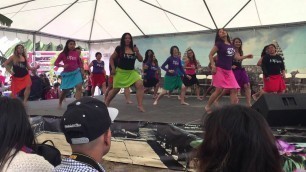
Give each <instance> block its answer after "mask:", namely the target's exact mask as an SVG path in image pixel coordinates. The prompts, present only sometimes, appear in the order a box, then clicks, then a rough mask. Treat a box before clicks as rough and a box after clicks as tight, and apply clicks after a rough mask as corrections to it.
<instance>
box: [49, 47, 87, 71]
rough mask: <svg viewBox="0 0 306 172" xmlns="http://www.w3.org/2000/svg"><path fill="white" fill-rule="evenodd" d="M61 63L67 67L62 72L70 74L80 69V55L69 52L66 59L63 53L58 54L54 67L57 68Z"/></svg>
mask: <svg viewBox="0 0 306 172" xmlns="http://www.w3.org/2000/svg"><path fill="white" fill-rule="evenodd" d="M61 61H62V62H63V63H64V65H68V67H66V68H64V71H63V72H72V71H74V70H76V69H77V68H82V62H81V58H80V53H79V52H78V51H69V55H68V56H67V57H66V55H65V53H63V52H62V53H60V54H59V56H58V57H57V59H56V61H55V62H54V66H59V63H60V62H61Z"/></svg>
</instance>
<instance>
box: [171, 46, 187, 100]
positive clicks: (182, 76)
mask: <svg viewBox="0 0 306 172" xmlns="http://www.w3.org/2000/svg"><path fill="white" fill-rule="evenodd" d="M178 58H179V59H180V60H181V63H182V67H183V69H184V66H185V61H184V59H183V58H182V54H181V52H180V51H179V52H178ZM177 74H178V76H179V77H180V78H181V80H182V81H183V78H184V74H183V73H182V72H181V70H180V69H179V68H178V69H177ZM180 91H181V90H180V88H179V89H177V94H178V95H177V99H178V100H181V95H180ZM172 92H173V90H172V91H168V98H170V96H171V94H172ZM185 98H186V96H185Z"/></svg>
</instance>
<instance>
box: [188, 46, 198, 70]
mask: <svg viewBox="0 0 306 172" xmlns="http://www.w3.org/2000/svg"><path fill="white" fill-rule="evenodd" d="M188 51H191V52H192V54H193V59H190V58H189V56H188ZM188 51H187V58H188V60H189V62H193V63H194V64H195V66H196V67H197V66H198V61H197V58H196V56H195V54H194V51H193V50H192V49H189V50H188Z"/></svg>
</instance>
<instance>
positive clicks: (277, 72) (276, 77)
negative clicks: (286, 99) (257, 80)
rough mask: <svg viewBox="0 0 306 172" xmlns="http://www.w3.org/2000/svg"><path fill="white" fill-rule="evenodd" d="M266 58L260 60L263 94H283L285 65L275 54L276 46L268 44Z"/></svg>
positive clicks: (284, 88)
mask: <svg viewBox="0 0 306 172" xmlns="http://www.w3.org/2000/svg"><path fill="white" fill-rule="evenodd" d="M268 52H269V54H267V55H266V56H264V58H263V59H262V65H261V67H262V71H263V76H264V88H263V90H262V91H263V92H262V93H263V94H264V93H285V91H286V85H285V81H284V79H285V78H286V71H285V64H284V60H283V58H282V57H281V56H279V55H277V54H276V46H275V45H274V44H270V45H269V47H268Z"/></svg>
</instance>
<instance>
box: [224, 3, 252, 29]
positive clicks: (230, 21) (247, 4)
mask: <svg viewBox="0 0 306 172" xmlns="http://www.w3.org/2000/svg"><path fill="white" fill-rule="evenodd" d="M250 2H251V0H249V1H248V2H247V3H246V4H245V5H244V6H243V7H242V8H241V9H240V10H239V11H238V12H237V13H236V14H235V15H234V16H233V17H232V18H231V19H230V20H229V21H228V22H227V23H226V24H225V25H224V26H223V28H225V27H226V26H227V25H228V24H229V23H230V22H231V21H232V20H233V19H234V18H235V17H236V16H237V15H238V14H239V13H240V12H241V11H242V10H243V9H244V7H246V6H247V5H248V4H249V3H250Z"/></svg>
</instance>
